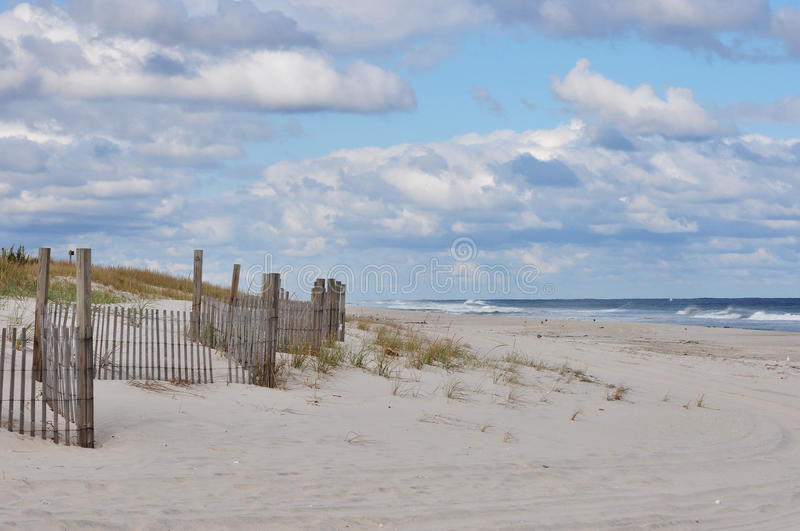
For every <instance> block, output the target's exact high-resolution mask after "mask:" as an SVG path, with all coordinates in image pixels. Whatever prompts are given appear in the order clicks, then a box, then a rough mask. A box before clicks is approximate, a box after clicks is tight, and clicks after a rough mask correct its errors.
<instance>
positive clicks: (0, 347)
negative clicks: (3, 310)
mask: <svg viewBox="0 0 800 531" xmlns="http://www.w3.org/2000/svg"><path fill="white" fill-rule="evenodd" d="M0 337H2V343H0V426H2V425H3V387H4V384H5V379H6V378H5V372H6V329H5V328H3V329H2V331H0ZM12 378H13V373H12Z"/></svg>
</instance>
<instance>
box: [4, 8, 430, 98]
mask: <svg viewBox="0 0 800 531" xmlns="http://www.w3.org/2000/svg"><path fill="white" fill-rule="evenodd" d="M125 4H126V5H128V3H125ZM92 5H94V4H92ZM130 5H133V4H130ZM148 6H150V4H148V5H147V6H144V7H142V8H141V10H140V7H139V6H138V5H137V8H136V10H137V12H139V10H140V11H141V13H140V14H141V16H142V17H144V19H145V22H146V21H147V20H149V18H148V17H149V16H150V14H149V13H150V11H149V10H148ZM154 6H161V4H160V3H152V6H150V7H153V10H155V7H154ZM131 9H132V8H131ZM237 9H238V8H237ZM155 11H157V10H155ZM109 12H111V11H110V10H109ZM116 16H117V15H115V17H116ZM152 16H156V15H152ZM132 20H133V21H134V22H135V20H136V19H135V17H132ZM145 22H143V23H142V24H144V25H147V24H146V23H145ZM120 23H123V22H120ZM154 31H155V30H154ZM0 34H2V35H3V36H4V37H5V38H6V39H7V42H8V43H10V46H9V45H7V46H8V47H9V49H10V50H11V52H10V53H11V60H10V61H7V62H6V64H5V66H4V69H3V70H2V71H0V72H2V74H3V76H2V79H3V81H0V98H7V99H8V98H12V99H13V98H19V97H23V96H24V97H30V96H31V93H36V94H38V95H40V96H42V97H59V98H71V99H93V100H100V99H120V100H131V99H140V100H147V101H166V102H174V101H180V102H201V103H221V104H226V105H232V106H239V107H256V108H260V109H265V110H279V111H310V110H338V111H346V112H380V111H386V110H392V109H409V108H413V107H414V106H415V105H416V102H415V97H414V92H413V90H412V89H411V88H410V86H409V85H408V84H407V83H406V82H405V81H403V80H402V79H401V78H400V77H399V76H397V75H396V74H393V73H391V72H387V71H385V70H383V69H381V68H379V67H376V66H374V65H371V64H369V63H366V62H364V61H355V62H351V63H349V64H348V65H347V66H345V67H339V66H338V65H337V63H336V61H335V59H334V58H333V57H332V56H330V55H328V54H326V53H325V52H322V51H319V50H315V49H309V48H301V49H269V48H264V47H261V48H256V49H248V50H241V51H238V52H235V53H231V54H226V55H223V56H218V55H213V54H207V53H203V52H202V51H193V50H185V49H182V48H175V47H167V46H165V45H163V44H162V43H161V42H159V41H158V40H149V39H142V38H139V39H133V38H130V37H126V36H121V37H115V38H106V37H104V36H103V34H102V33H101V34H98V33H96V32H94V31H92V30H91V29H90V27H88V26H82V25H78V24H76V22H75V21H74V20H72V19H71V18H69V17H68V16H67V15H66V14H65V13H64V12H62V11H59V10H58V9H57V8H51V9H45V8H39V7H33V6H30V5H27V4H21V5H19V6H17V7H16V8H15V9H14V10H11V11H6V12H4V13H1V14H0ZM148 37H152V36H151V35H148ZM212 37H213V35H212ZM209 38H211V37H209Z"/></svg>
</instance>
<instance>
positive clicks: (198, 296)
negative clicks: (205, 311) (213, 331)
mask: <svg viewBox="0 0 800 531" xmlns="http://www.w3.org/2000/svg"><path fill="white" fill-rule="evenodd" d="M192 282H193V288H194V290H193V292H192V314H193V315H194V319H193V321H194V322H193V323H192V341H194V342H197V340H198V338H199V337H200V305H201V301H202V297H203V250H202V249H195V251H194V275H193V277H192Z"/></svg>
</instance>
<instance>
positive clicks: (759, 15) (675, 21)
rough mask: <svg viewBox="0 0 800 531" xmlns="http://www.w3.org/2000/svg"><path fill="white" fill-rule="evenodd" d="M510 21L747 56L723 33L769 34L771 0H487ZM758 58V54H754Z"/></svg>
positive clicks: (559, 32) (567, 33) (555, 32)
mask: <svg viewBox="0 0 800 531" xmlns="http://www.w3.org/2000/svg"><path fill="white" fill-rule="evenodd" d="M485 3H486V4H487V5H491V6H492V7H493V8H494V11H495V14H496V17H497V19H498V20H499V21H500V22H501V23H502V24H506V25H511V26H520V25H523V26H527V27H529V28H531V29H533V30H535V31H537V32H542V33H545V34H547V35H551V36H555V37H573V38H574V37H583V38H596V39H601V38H602V39H607V38H615V37H625V36H628V35H637V36H639V37H641V38H644V39H648V40H652V41H656V42H662V43H668V44H673V45H676V46H680V47H684V48H689V49H697V50H708V51H712V52H715V53H717V54H719V55H721V56H726V57H737V58H738V57H742V58H747V57H748V52H747V50H743V49H741V46H740V45H737V44H734V45H731V44H727V43H726V41H724V40H723V39H722V36H723V34H730V33H736V34H740V35H743V36H749V35H752V34H755V33H759V34H763V33H766V32H768V28H769V24H770V17H771V10H770V6H769V2H768V1H767V0H755V1H753V0H707V1H703V2H695V1H692V0H677V1H670V2H664V1H662V0H639V1H635V2H632V1H629V0H607V1H603V2H597V1H593V0H566V1H563V0H532V1H528V2H518V1H516V0H486V1H485ZM751 57H754V56H751Z"/></svg>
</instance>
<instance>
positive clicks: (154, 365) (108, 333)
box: [46, 303, 214, 383]
mask: <svg viewBox="0 0 800 531" xmlns="http://www.w3.org/2000/svg"><path fill="white" fill-rule="evenodd" d="M193 317H194V316H193V314H192V312H186V311H174V310H169V311H168V310H155V309H150V308H124V307H119V306H117V307H115V306H93V307H92V329H93V330H94V334H93V337H92V345H93V353H94V363H95V367H96V369H97V370H96V372H95V378H96V379H98V380H167V381H171V380H176V381H185V382H190V383H208V382H211V383H213V382H214V371H213V363H212V362H213V359H212V356H211V349H210V348H209V346H208V345H203V344H201V343H199V342H194V341H192V339H191V329H192V324H191V323H192V321H193ZM74 320H75V305H74V304H68V305H64V304H56V303H50V304H48V305H47V321H46V322H48V323H52V324H55V325H57V326H71V325H72V324H73V323H74Z"/></svg>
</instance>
